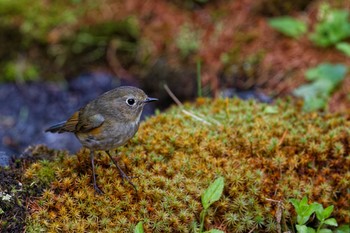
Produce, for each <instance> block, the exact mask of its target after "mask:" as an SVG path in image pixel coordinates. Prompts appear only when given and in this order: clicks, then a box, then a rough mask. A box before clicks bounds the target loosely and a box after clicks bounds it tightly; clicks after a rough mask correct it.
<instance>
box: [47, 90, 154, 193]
mask: <svg viewBox="0 0 350 233" xmlns="http://www.w3.org/2000/svg"><path fill="white" fill-rule="evenodd" d="M156 100H157V99H155V98H149V97H148V96H147V95H146V94H145V93H144V92H143V91H142V90H141V89H139V88H136V87H130V86H122V87H118V88H115V89H113V90H111V91H108V92H106V93H104V94H102V95H101V96H99V97H97V98H96V99H94V100H92V101H91V102H89V103H88V104H87V105H86V106H85V107H83V108H81V109H80V110H78V111H77V112H75V113H74V114H73V115H72V116H71V117H70V118H69V119H68V120H67V121H64V122H60V123H58V124H55V125H53V126H51V127H50V128H48V129H46V130H45V131H46V132H51V133H64V132H70V133H74V134H75V135H76V136H77V138H78V139H79V141H80V142H81V144H82V145H83V146H84V147H86V148H88V149H90V158H91V164H92V173H93V182H94V188H95V190H96V191H97V192H98V193H102V191H101V190H100V189H99V188H98V186H97V185H96V178H95V168H94V153H95V151H99V150H103V151H106V152H107V154H108V155H109V157H110V158H111V160H112V161H113V163H114V164H115V165H116V166H117V167H118V169H119V173H120V175H121V177H122V178H123V179H126V180H127V181H128V182H129V183H130V184H132V185H133V187H134V188H135V189H136V187H135V186H134V184H133V183H132V182H131V180H130V178H129V177H128V176H127V175H126V174H125V173H124V172H123V170H122V169H121V168H120V167H119V165H118V163H116V162H115V161H114V159H113V158H112V157H111V155H110V154H109V153H108V151H109V150H113V149H116V148H117V147H119V146H121V145H124V144H125V143H126V142H127V141H129V140H130V139H131V138H132V137H133V136H134V135H135V133H136V132H137V130H138V127H139V122H140V117H141V114H142V110H143V107H144V105H145V104H146V103H149V102H152V101H156Z"/></svg>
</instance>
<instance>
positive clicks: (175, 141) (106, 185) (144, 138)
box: [26, 99, 350, 232]
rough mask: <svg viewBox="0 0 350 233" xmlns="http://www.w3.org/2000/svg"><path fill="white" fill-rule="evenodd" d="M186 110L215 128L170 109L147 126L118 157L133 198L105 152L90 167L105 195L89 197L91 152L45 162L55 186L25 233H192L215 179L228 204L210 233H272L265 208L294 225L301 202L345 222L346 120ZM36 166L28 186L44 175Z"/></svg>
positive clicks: (249, 108) (218, 105)
mask: <svg viewBox="0 0 350 233" xmlns="http://www.w3.org/2000/svg"><path fill="white" fill-rule="evenodd" d="M185 107H186V109H187V110H191V111H193V112H195V113H197V114H201V115H202V116H204V118H205V119H206V120H207V121H209V122H212V125H206V124H204V123H203V122H201V121H197V120H194V119H192V118H190V117H188V116H186V115H184V114H183V113H182V111H181V109H179V108H177V107H174V108H171V109H170V110H168V111H167V112H166V113H162V114H158V115H157V116H154V117H152V118H150V119H148V120H147V121H146V122H144V123H143V124H142V125H141V127H140V129H139V131H138V133H137V135H136V136H135V137H134V138H133V139H132V140H131V141H130V143H129V144H128V145H126V146H124V147H121V148H119V149H118V150H117V151H116V152H115V155H116V156H118V157H119V161H120V163H121V164H122V166H124V167H126V168H127V169H126V170H127V173H128V174H129V175H131V176H134V177H136V178H135V179H134V180H133V182H134V183H135V184H136V186H137V187H138V190H139V191H138V193H137V194H136V193H135V192H134V190H133V188H132V187H131V186H130V185H129V184H127V183H123V182H122V180H121V179H120V177H119V176H118V172H117V170H116V168H115V167H114V166H113V165H112V163H111V161H110V160H109V158H108V156H107V155H105V154H104V153H103V152H101V154H100V156H97V158H96V162H95V164H96V172H97V174H98V175H99V177H98V183H99V185H100V187H101V188H102V189H103V191H104V192H105V194H104V195H95V193H94V190H93V187H92V185H91V168H90V161H89V153H88V151H87V150H81V151H79V152H78V153H77V155H76V156H68V155H61V158H60V159H57V160H55V161H53V162H50V164H51V165H50V168H51V169H52V170H53V172H54V179H53V180H52V182H51V186H50V188H49V189H47V190H46V191H45V192H44V193H43V194H42V196H41V198H39V199H37V200H33V201H32V202H31V203H30V206H29V207H30V209H31V210H32V211H31V214H30V216H29V217H28V226H27V231H29V232H31V229H34V230H32V232H34V231H35V229H44V231H48V232H55V231H69V232H97V231H99V232H130V231H132V229H133V227H134V226H135V225H136V224H137V222H139V221H143V222H144V228H145V231H146V232H190V231H192V230H193V228H194V227H196V226H198V219H199V214H200V212H201V210H202V206H201V202H200V195H201V194H202V192H203V191H204V190H205V189H206V188H207V187H208V185H209V183H210V182H211V181H212V180H214V179H215V177H217V176H224V177H225V188H224V194H223V197H222V198H221V199H220V200H219V201H218V202H216V203H215V204H214V205H213V207H212V208H210V209H209V212H208V216H207V218H206V220H205V228H206V229H212V228H217V229H221V230H224V231H226V232H248V231H250V230H251V229H253V228H254V229H255V232H259V231H260V232H276V229H279V227H280V226H279V225H282V223H279V222H278V221H277V220H276V217H275V216H277V215H278V213H279V212H280V211H281V207H280V205H277V202H273V201H271V199H272V200H277V201H281V203H283V204H284V209H283V216H284V218H285V219H286V220H287V223H288V224H291V214H293V212H292V208H291V205H290V204H288V199H289V198H292V197H293V198H301V197H302V196H304V195H306V196H308V197H309V199H310V201H317V202H319V203H321V204H324V205H326V206H328V205H330V204H333V205H335V217H336V219H337V221H338V223H340V224H341V223H345V222H349V220H350V215H349V213H348V211H347V210H348V209H349V202H348V201H347V200H348V199H349V193H348V191H347V190H348V189H349V180H350V173H349V168H350V159H349V153H350V148H349V145H350V142H349V139H350V135H349V134H350V130H349V126H350V123H349V121H348V120H347V119H346V118H344V117H342V116H337V115H328V114H324V115H318V114H316V113H309V114H306V113H301V112H300V111H299V110H300V109H297V108H295V107H293V106H291V105H290V104H288V103H286V102H283V101H277V103H276V110H278V111H277V112H278V113H277V114H276V113H275V114H273V113H270V112H271V111H268V108H267V105H264V104H257V103H255V102H253V101H249V102H243V101H240V100H237V99H233V100H229V99H217V100H208V99H199V100H198V101H197V102H196V103H194V104H186V105H185ZM36 166H37V165H33V166H32V167H31V168H30V169H29V170H28V171H30V173H31V174H32V175H31V176H28V171H27V173H26V175H27V177H28V178H30V177H34V176H33V174H36V171H37V172H38V174H39V173H40V169H38V168H37V167H36ZM30 179H32V178H30ZM30 179H29V181H30ZM282 228H283V227H282ZM284 230H286V229H284Z"/></svg>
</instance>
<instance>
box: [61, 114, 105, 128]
mask: <svg viewBox="0 0 350 233" xmlns="http://www.w3.org/2000/svg"><path fill="white" fill-rule="evenodd" d="M104 121H105V119H104V117H103V116H102V115H101V114H95V115H92V116H85V115H84V114H82V112H81V111H78V112H75V113H74V114H73V115H72V116H71V117H70V118H69V119H68V120H67V122H66V124H65V126H64V130H65V131H68V132H74V133H76V132H88V131H90V130H93V129H95V128H97V127H99V126H100V125H102V124H103V122H104Z"/></svg>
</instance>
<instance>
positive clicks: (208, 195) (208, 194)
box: [199, 177, 224, 233]
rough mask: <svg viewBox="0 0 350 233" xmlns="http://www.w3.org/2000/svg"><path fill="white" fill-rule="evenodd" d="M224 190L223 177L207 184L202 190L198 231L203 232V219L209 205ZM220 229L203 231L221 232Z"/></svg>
mask: <svg viewBox="0 0 350 233" xmlns="http://www.w3.org/2000/svg"><path fill="white" fill-rule="evenodd" d="M223 190H224V178H223V177H219V178H217V179H216V180H215V181H214V182H213V183H212V184H210V185H209V187H208V189H207V190H205V191H204V193H203V194H202V197H201V199H202V206H203V208H204V209H203V210H202V212H201V214H200V228H199V232H203V229H204V219H205V216H206V215H207V212H208V209H209V207H210V206H211V205H212V204H213V203H214V202H216V201H218V200H219V199H220V197H221V195H222V192H223ZM221 232H222V231H220V230H216V229H211V230H209V231H205V232H204V233H221Z"/></svg>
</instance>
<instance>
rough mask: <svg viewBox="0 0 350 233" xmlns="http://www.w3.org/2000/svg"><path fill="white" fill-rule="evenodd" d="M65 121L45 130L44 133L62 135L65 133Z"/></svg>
mask: <svg viewBox="0 0 350 233" xmlns="http://www.w3.org/2000/svg"><path fill="white" fill-rule="evenodd" d="M66 123H67V122H66V121H62V122H60V123H57V124H55V125H53V126H51V127H49V128H47V129H45V132H51V133H63V132H65V130H64V126H65V125H66Z"/></svg>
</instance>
